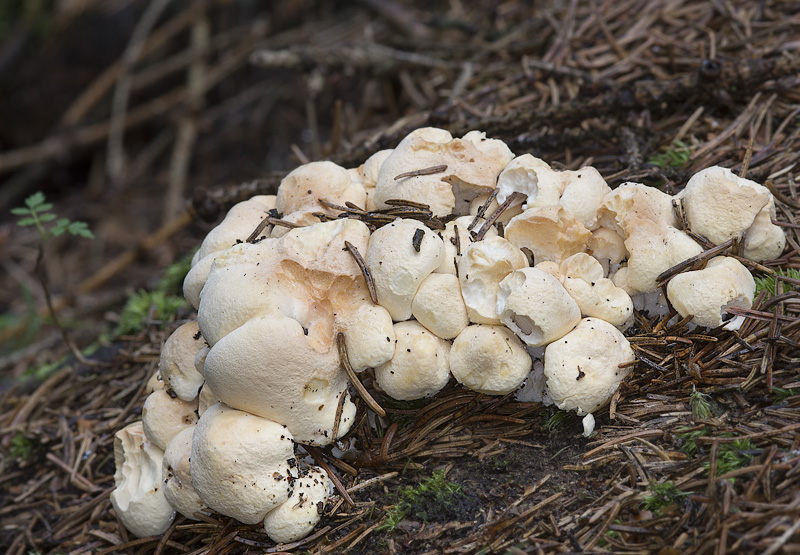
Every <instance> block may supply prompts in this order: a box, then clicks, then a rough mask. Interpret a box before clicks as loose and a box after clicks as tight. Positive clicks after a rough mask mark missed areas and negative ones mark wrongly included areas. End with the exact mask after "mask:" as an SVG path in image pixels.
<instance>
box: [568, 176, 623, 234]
mask: <svg viewBox="0 0 800 555" xmlns="http://www.w3.org/2000/svg"><path fill="white" fill-rule="evenodd" d="M561 173H562V174H566V175H564V178H565V179H566V187H564V192H563V193H562V194H561V200H559V201H558V203H559V204H560V205H561V206H563V207H564V210H566V211H567V213H568V214H570V215H571V216H573V217H574V218H575V219H577V220H578V221H579V222H581V224H583V226H584V227H585V228H586V229H589V230H592V229H596V228H597V227H599V225H598V223H597V211H598V209H599V208H600V205H601V204H602V203H603V199H604V198H605V196H606V195H607V194H608V193H610V192H611V187H609V186H608V184H607V183H606V180H605V179H603V176H602V175H600V172H599V171H597V169H595V168H593V167H592V166H586V167H584V168H581V169H579V170H574V171H564V172H561Z"/></svg>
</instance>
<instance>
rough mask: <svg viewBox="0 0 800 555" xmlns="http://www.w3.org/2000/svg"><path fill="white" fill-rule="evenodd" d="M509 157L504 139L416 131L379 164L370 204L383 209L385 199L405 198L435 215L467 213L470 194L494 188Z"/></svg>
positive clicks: (473, 195) (422, 130)
mask: <svg viewBox="0 0 800 555" xmlns="http://www.w3.org/2000/svg"><path fill="white" fill-rule="evenodd" d="M513 157H514V154H513V153H512V152H511V151H510V150H509V149H508V147H507V146H506V145H505V143H503V142H502V141H498V140H495V139H486V138H485V137H484V136H483V134H481V133H476V132H472V133H468V134H467V135H465V136H464V138H463V139H453V138H452V136H451V135H450V133H448V132H447V131H445V130H443V129H435V128H432V127H425V128H422V129H417V130H416V131H412V132H411V133H410V134H409V135H407V136H406V138H404V139H403V140H402V141H401V142H400V144H399V145H397V148H395V149H394V151H393V152H392V153H391V154H390V155H389V156H388V157H387V158H386V160H385V161H384V162H383V164H382V165H381V169H380V172H379V174H378V175H379V177H378V183H377V185H376V187H375V197H374V200H375V204H376V206H378V207H379V208H385V207H386V205H385V202H386V201H387V200H389V199H406V200H413V201H416V202H424V203H425V204H428V205H430V207H431V210H432V211H433V213H434V215H436V216H447V215H449V214H451V213H453V212H455V213H456V214H466V213H468V210H469V205H470V202H472V200H473V199H474V198H475V197H477V196H478V195H480V194H481V193H483V192H487V191H491V190H492V189H494V187H495V183H496V181H497V176H498V175H499V174H500V172H501V171H502V170H503V168H504V167H505V165H506V164H507V163H508V162H509V161H510V160H511V159H512V158H513ZM440 165H446V166H447V169H446V170H444V171H443V172H440V173H436V174H429V175H417V176H412V177H405V178H401V179H395V177H397V176H398V175H401V174H403V173H407V172H411V171H414V170H421V169H425V168H430V167H433V166H440ZM451 176H452V178H451Z"/></svg>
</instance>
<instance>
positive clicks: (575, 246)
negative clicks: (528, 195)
mask: <svg viewBox="0 0 800 555" xmlns="http://www.w3.org/2000/svg"><path fill="white" fill-rule="evenodd" d="M505 236H506V238H507V239H508V240H509V241H511V242H512V243H513V244H514V245H515V246H516V247H517V248H519V249H523V250H525V249H527V250H528V251H529V252H531V253H532V254H533V261H534V264H538V263H539V262H542V261H544V260H552V261H554V262H559V263H560V262H561V261H562V260H564V259H565V258H567V257H568V256H572V255H573V254H575V253H578V252H584V251H585V250H586V247H587V244H588V242H589V238H590V237H591V236H592V235H591V232H590V231H589V230H588V229H586V228H585V227H584V226H583V224H582V223H580V222H579V221H578V220H577V219H575V217H573V216H571V215H570V214H568V213H567V211H566V210H565V209H564V208H562V207H561V206H541V207H534V208H528V209H527V210H525V212H523V213H522V214H520V215H519V216H516V217H515V218H513V219H512V220H511V221H510V222H509V223H508V225H507V226H506V231H505Z"/></svg>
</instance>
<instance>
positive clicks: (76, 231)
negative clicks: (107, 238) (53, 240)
mask: <svg viewBox="0 0 800 555" xmlns="http://www.w3.org/2000/svg"><path fill="white" fill-rule="evenodd" d="M67 231H69V232H70V233H71V234H72V235H79V236H80V237H86V238H87V239H94V234H93V233H92V232H91V231H90V230H89V225H88V224H87V223H86V222H72V223H71V224H69V226H67Z"/></svg>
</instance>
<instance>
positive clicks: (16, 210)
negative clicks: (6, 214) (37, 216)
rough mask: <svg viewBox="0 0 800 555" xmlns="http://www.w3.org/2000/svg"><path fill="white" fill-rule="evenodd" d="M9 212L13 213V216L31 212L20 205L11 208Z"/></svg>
mask: <svg viewBox="0 0 800 555" xmlns="http://www.w3.org/2000/svg"><path fill="white" fill-rule="evenodd" d="M11 213H12V214H14V215H15V216H27V215H28V214H30V213H31V211H30V209H29V208H25V207H23V206H20V207H19V208H12V209H11Z"/></svg>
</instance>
